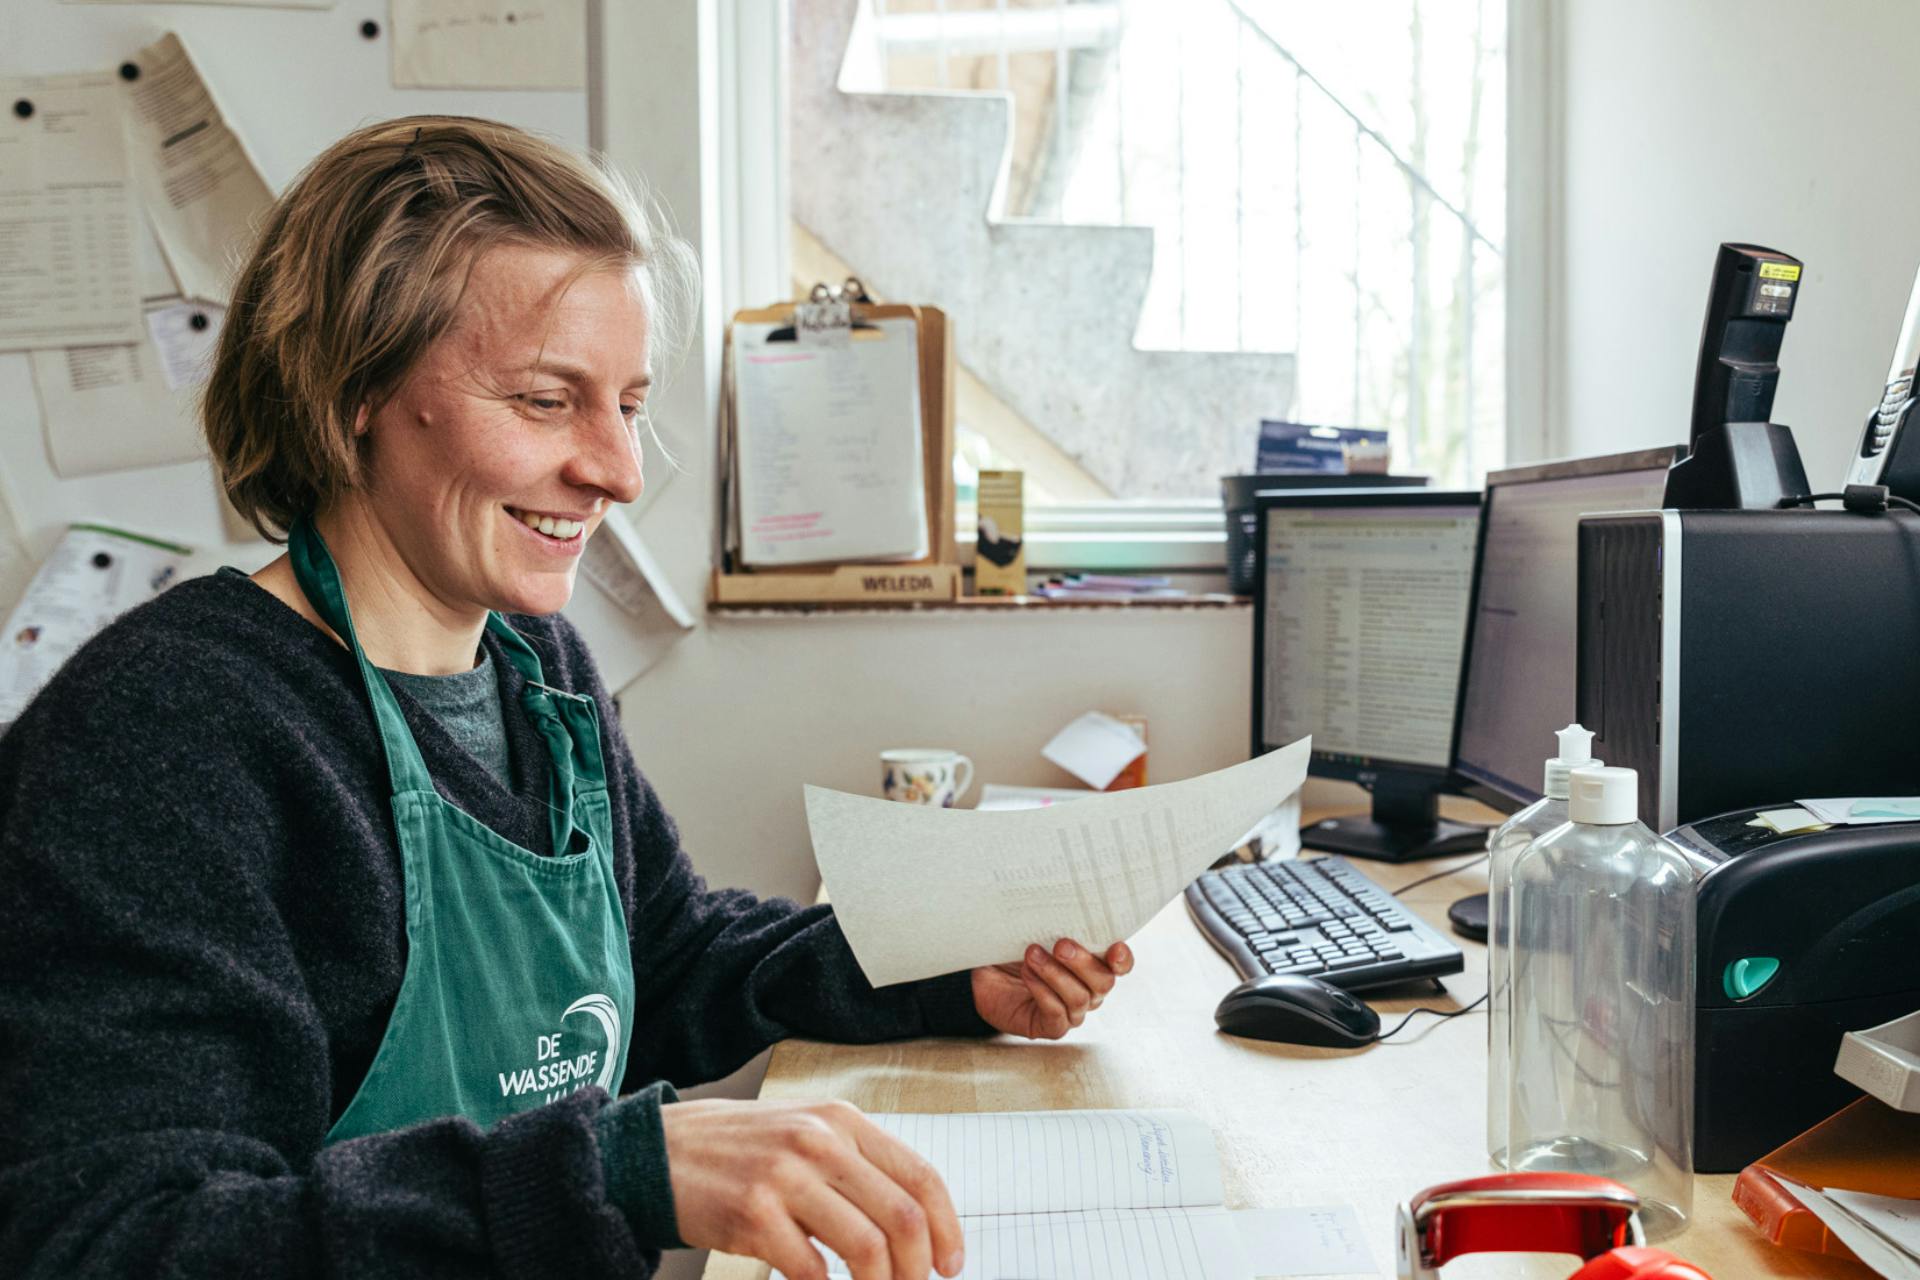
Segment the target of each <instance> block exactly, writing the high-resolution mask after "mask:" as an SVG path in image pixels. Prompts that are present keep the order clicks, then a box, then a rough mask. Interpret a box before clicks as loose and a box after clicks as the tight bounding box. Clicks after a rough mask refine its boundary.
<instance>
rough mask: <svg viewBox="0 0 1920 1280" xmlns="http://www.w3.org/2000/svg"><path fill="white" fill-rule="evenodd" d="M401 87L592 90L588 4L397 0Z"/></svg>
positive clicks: (569, 0) (573, 0)
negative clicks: (588, 39)
mask: <svg viewBox="0 0 1920 1280" xmlns="http://www.w3.org/2000/svg"><path fill="white" fill-rule="evenodd" d="M392 14H393V84H394V87H395V88H396V89H584V88H586V87H587V5H586V0H393V9H392Z"/></svg>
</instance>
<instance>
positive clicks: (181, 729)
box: [0, 571, 987, 1277]
mask: <svg viewBox="0 0 1920 1280" xmlns="http://www.w3.org/2000/svg"><path fill="white" fill-rule="evenodd" d="M512 621H513V624H514V626H515V627H516V628H517V629H518V630H520V631H521V632H522V634H524V635H525V636H526V637H527V638H528V639H529V640H530V641H531V642H532V644H533V645H534V647H535V649H536V650H537V651H538V652H539V654H540V656H541V660H542V662H543V663H544V664H545V668H546V678H547V681H548V683H550V684H552V685H555V686H557V687H559V688H564V689H572V690H576V691H580V692H586V693H591V694H592V695H593V697H594V698H595V700H596V701H597V702H598V703H599V707H600V723H601V728H602V734H603V737H604V738H605V740H606V741H605V747H606V758H607V761H608V767H609V771H610V773H611V775H612V776H611V778H610V780H609V791H610V794H611V799H612V808H613V832H614V871H615V875H616V878H617V880H618V882H619V886H620V896H621V900H622V903H623V904H624V906H625V908H626V915H627V929H628V932H629V934H630V936H631V938H632V940H633V969H634V982H635V987H636V992H635V1004H634V1026H633V1041H632V1048H631V1050H630V1053H629V1058H628V1067H627V1076H626V1081H625V1083H624V1085H623V1086H622V1092H623V1093H624V1094H627V1095H628V1096H627V1097H625V1098H623V1099H622V1100H621V1101H620V1102H617V1103H613V1104H611V1105H609V1103H608V1100H607V1097H606V1095H605V1094H604V1093H602V1092H600V1091H599V1090H597V1089H591V1088H589V1089H585V1090H582V1091H580V1092H578V1093H575V1094H572V1095H570V1096H569V1097H567V1098H565V1099H562V1100H560V1101H557V1102H554V1103H550V1104H548V1105H546V1106H543V1107H540V1108H539V1109H537V1110H535V1111H531V1112H527V1113H524V1114H522V1115H519V1116H516V1117H514V1118H512V1119H509V1120H506V1121H503V1122H501V1123H500V1124H498V1125H496V1126H494V1127H493V1128H492V1129H490V1130H486V1131H482V1130H480V1129H478V1128H476V1127H475V1126H474V1125H473V1124H471V1123H469V1122H467V1121H465V1120H461V1119H446V1120H438V1121H433V1122H429V1123H426V1124H421V1125H417V1126H414V1127H413V1128H410V1129H405V1130H402V1131H399V1132H396V1133H391V1134H383V1135H376V1136H372V1137H367V1138H361V1139H356V1140H354V1141H351V1142H343V1143H339V1144H337V1145H334V1146H331V1147H326V1148H324V1149H323V1148H322V1146H321V1142H322V1139H323V1138H324V1136H325V1134H326V1132H327V1130H328V1129H329V1127H331V1125H332V1123H333V1121H334V1120H335V1118H337V1117H338V1116H339V1115H340V1114H341V1112H342V1111H344V1110H345V1108H346V1106H347V1104H348V1102H349V1101H351V1100H352V1098H353V1095H354V1093H355V1091H356V1090H357V1089H358V1088H359V1085H360V1081H361V1079H362V1078H363V1077H364V1076H365V1074H366V1071H367V1067H368V1065H369V1064H370V1063H371V1061H372V1059H373V1055H374V1051H375V1050H376V1048H377V1047H378V1046H379V1043H380V1039H381V1036H382V1034H383V1032H384V1030H385V1027H386V1023H387V1018H388V1015H389V1014H390V1012H391V1010H392V1008H393V1004H394V1000H395V998H396V996H397V994H398V992H399V988H400V981H401V977H402V975H403V972H404V968H405V963H406V934H405V919H404V913H403V902H404V889H403V883H402V877H401V870H400V855H399V848H398V846H397V844H396V842H395V837H394V831H393V822H392V817H391V812H390V809H389V805H388V795H389V790H390V788H389V784H388V781H387V775H386V772H385V765H384V763H383V760H382V757H381V753H380V744H379V739H378V738H377V736H376V735H375V732H374V726H373V717H372V713H371V711H370V710H369V708H368V705H367V699H366V694H365V692H364V690H363V689H362V687H361V684H360V676H359V672H358V670H357V668H356V667H355V665H354V662H353V659H352V657H351V656H350V655H349V654H348V653H347V652H346V651H345V650H344V649H342V648H340V647H339V646H338V645H336V644H335V643H334V642H333V641H332V639H331V638H329V637H328V636H326V635H325V634H323V633H322V632H321V631H320V630H319V629H318V628H316V627H314V626H313V625H312V624H310V623H308V622H307V621H305V620H304V619H303V618H301V617H300V616H299V615H298V614H296V613H294V612H293V611H292V610H291V609H288V608H287V607H286V606H285V605H284V604H282V603H281V602H280V601H279V600H277V599H275V598H274V597H273V596H271V595H269V594H268V593H267V592H266V591H264V590H262V589H261V588H259V587H258V586H256V585H255V584H253V583H252V582H251V581H249V580H248V579H247V578H245V577H244V576H242V575H240V574H237V573H234V572H232V571H224V572H222V573H220V574H216V575H214V576H211V577H207V578H200V579H196V580H194V581H191V582H186V583H183V584H181V585H180V586H178V587H175V588H174V589H173V590H171V591H169V592H167V593H166V594H165V595H164V596H162V597H160V598H159V599H158V600H155V601H153V602H152V603H150V604H147V605H145V606H142V607H141V608H139V609H136V610H134V611H133V612H131V613H129V614H127V615H126V616H125V617H123V618H121V619H120V620H119V621H118V622H116V623H114V624H113V625H112V626H111V627H109V628H108V629H107V630H106V631H104V632H103V633H102V634H101V635H99V636H98V637H96V638H95V639H94V640H93V641H92V642H91V643H89V644H88V645H87V646H86V647H85V648H83V649H82V650H81V651H80V652H79V653H78V654H76V655H75V656H74V658H73V659H72V660H71V661H70V662H68V663H67V665H66V666H65V667H64V668H63V669H62V670H61V671H60V673H59V674H58V675H57V676H55V678H54V679H53V681H52V682H51V683H50V684H49V685H48V686H47V688H46V689H45V690H44V691H43V692H42V693H41V694H40V696H39V697H38V698H36V699H35V700H34V702H33V704H32V705H31V706H30V707H28V708H27V710H26V711H25V712H24V713H23V714H22V715H21V717H20V719H19V720H18V721H16V722H15V724H14V726H13V727H12V728H11V729H10V730H8V731H7V732H6V733H5V735H4V737H0V1275H3V1276H10V1277H11V1276H41V1275H44V1276H63V1277H64V1276H80V1275H88V1276H92V1275H98V1276H131V1275H135V1274H139V1275H161V1276H203V1275H204V1276H249V1275H257V1276H276V1277H285V1276H295V1277H297V1276H355V1277H360V1276H414V1275H421V1276H425V1275H433V1276H480V1275H515V1276H518V1275H527V1276H545V1275H553V1276H561V1275H572V1276H636V1275H645V1274H647V1273H649V1272H650V1271H651V1270H652V1269H653V1267H654V1265H655V1264H656V1263H657V1260H658V1253H657V1250H658V1248H659V1247H660V1246H662V1245H670V1244H673V1243H675V1234H674V1220H673V1211H672V1204H671V1197H670V1194H669V1193H668V1191H667V1187H668V1183H667V1170H666V1155H665V1150H664V1145H663V1141H662V1138H661V1136H660V1124H659V1116H658V1112H657V1106H658V1099H659V1097H660V1096H661V1091H660V1090H657V1089H648V1088H646V1086H648V1085H649V1083H650V1082H653V1081H656V1080H670V1081H673V1082H675V1083H679V1084H687V1083H694V1082H698V1081H704V1080H710V1079H714V1078H717V1077H719V1076H722V1075H724V1074H726V1073H727V1072H728V1071H731V1070H733V1069H734V1068H735V1067H737V1066H739V1065H740V1064H742V1063H744V1062H745V1061H747V1059H749V1058H751V1057H752V1056H753V1055H754V1054H755V1053H757V1052H759V1051H760V1050H761V1049H763V1048H765V1047H766V1046H767V1045H769V1044H772V1043H773V1042H775V1041H777V1040H779V1039H781V1038H783V1037H785V1036H788V1035H804V1036H811V1037H817V1038H821V1039H830V1040H847V1041H871V1040H884V1039H892V1038H897V1037H902V1036H913V1035H922V1034H929V1033H932V1034H982V1033H985V1032H986V1031H987V1027H986V1026H985V1024H984V1023H982V1022H981V1021H980V1019H979V1017H978V1015H977V1014H976V1013H975V1011H974V1008H973V1003H972V998H971V995H970V993H969V988H968V983H967V979H966V975H964V974H955V975H950V976H949V977H946V978H939V979H934V980H932V981H930V982H925V983H917V984H908V985H903V986H899V987H890V988H886V989H884V990H879V991H876V990H874V989H873V988H872V987H870V986H869V985H868V984H867V982H866V981H865V979H864V978H863V977H862V976H861V974H860V971H859V968H858V966H857V965H856V964H855V963H854V960H853V956H852V953H851V952H850V951H849V950H848V948H847V944H846V940H845V938H844V936H843V935H842V933H841V931H840V929H839V926H838V925H837V924H836V923H835V921H834V919H833V914H832V912H831V910H830V909H829V908H826V907H805V908H803V907H799V906H796V905H795V904H793V903H791V902H787V901H784V900H778V899H775V900H769V901H760V900H758V899H756V898H754V897H753V896H752V895H751V894H748V893H744V892H741V891H737V890H720V891H710V890H708V889H707V887H706V885H705V884H704V882H703V881H702V880H701V879H700V877H698V876H696V875H695V874H694V873H693V870H692V868H691V866H690V865H689V863H688V860H687V856H686V854H685V853H683V852H682V851H681V849H680V846H679V838H678V836H677V833H676V832H675V830H674V826H673V822H672V821H671V820H670V819H669V818H668V817H667V815H666V813H665V811H664V810H663V809H662V808H661V806H660V802H659V799H658V798H657V797H656V796H655V795H654V792H653V790H652V788H651V787H649V786H648V785H647V783H646V781H645V779H643V778H642V777H641V776H640V775H639V773H638V772H637V771H636V770H635V768H634V764H633V758H632V756H631V754H630V753H629V751H628V749H627V744H626V741H625V738H624V736H623V735H622V733H621V730H620V722H619V719H618V717H617V716H616V714H615V712H614V708H613V705H612V703H611V701H610V700H609V698H608V697H607V693H606V690H605V689H603V688H602V687H601V684H600V679H599V676H598V674H597V673H596V672H595V670H594V667H593V663H592V660H591V659H590V658H589V657H588V655H587V652H586V650H585V648H584V647H583V645H582V644H581V641H580V638H579V636H578V634H577V633H575V632H574V630H573V629H572V628H571V627H570V626H569V625H568V624H567V623H566V622H565V621H563V620H562V619H560V618H558V617H552V618H524V617H522V618H514V619H513V620H512ZM487 643H488V644H489V645H492V644H494V642H493V641H492V640H491V638H489V639H488V641H487ZM493 657H494V667H495V669H496V670H497V671H498V672H499V673H500V679H501V693H502V698H503V703H504V705H505V706H506V707H507V708H508V709H509V714H508V717H507V720H508V729H509V734H510V740H511V741H510V745H511V754H512V765H513V780H514V786H513V788H512V789H511V790H508V789H507V788H504V787H502V786H501V785H500V784H499V782H498V781H496V780H495V779H494V778H493V777H492V776H491V775H490V774H489V773H488V772H487V770H486V769H485V768H484V767H483V766H482V765H481V764H480V763H479V762H478V761H476V760H474V759H473V757H471V756H470V755H468V754H466V753H465V752H464V751H462V750H461V749H460V748H459V747H458V746H456V745H455V744H454V743H453V742H452V741H451V740H450V739H449V738H448V737H447V735H446V733H445V732H444V731H443V730H442V729H441V728H440V727H439V725H438V724H437V723H436V722H435V721H434V720H433V718H432V717H431V716H430V715H428V714H426V713H425V712H423V711H422V710H421V709H420V708H419V707H418V706H417V705H415V704H414V703H412V701H411V700H410V699H409V698H407V697H406V695H405V694H401V695H400V702H401V704H402V706H403V708H404V709H405V710H406V712H407V717H408V722H409V724H410V725H411V727H412V730H413V733H414V736H415V738H416V739H417V740H418V742H419V743H420V747H421V751H422V752H423V754H424V755H425V756H426V759H427V763H428V767H429V768H430V769H431V770H432V772H433V775H434V780H435V783H436V785H437V786H438V788H439V789H440V791H441V793H442V794H443V795H445V796H446V797H447V798H448V799H449V800H451V801H452V802H453V803H454V804H456V805H458V806H460V807H461V808H462V809H465V810H466V811H467V812H469V813H471V814H472V815H474V816H475V817H477V818H479V819H480V820H481V821H482V822H484V823H486V825H488V826H489V827H492V828H493V829H494V830H496V831H498V832H500V833H501V834H502V835H505V836H506V837H508V838H509V839H511V840H514V841H516V842H518V843H520V844H521V845H523V846H525V847H527V848H529V849H533V850H535V851H536V852H539V853H543V854H544V853H546V852H548V850H547V848H546V845H547V841H548V835H547V823H546V820H545V815H544V799H545V796H546V779H545V773H544V769H545V762H546V755H545V752H544V750H543V749H542V748H541V746H540V743H539V741H538V739H537V738H536V737H535V736H534V734H533V731H532V730H531V728H530V727H529V726H528V725H526V724H525V723H524V717H522V716H519V715H517V714H514V713H513V709H514V708H517V707H518V706H519V705H520V699H519V692H520V677H519V676H518V674H517V673H516V672H515V671H514V670H513V666H512V664H511V663H509V662H507V661H505V659H504V656H503V655H502V654H500V653H499V652H498V651H497V649H496V651H495V652H494V654H493ZM663 732H664V730H663ZM679 749H689V748H688V746H687V744H684V743H682V744H680V745H679ZM636 1091H637V1092H636Z"/></svg>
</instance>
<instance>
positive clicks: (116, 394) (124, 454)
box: [32, 297, 223, 479]
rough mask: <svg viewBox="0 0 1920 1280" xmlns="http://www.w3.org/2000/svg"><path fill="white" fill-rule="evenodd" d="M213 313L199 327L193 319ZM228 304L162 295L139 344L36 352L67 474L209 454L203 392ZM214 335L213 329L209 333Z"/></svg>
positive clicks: (44, 410) (46, 411)
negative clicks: (199, 399)
mask: <svg viewBox="0 0 1920 1280" xmlns="http://www.w3.org/2000/svg"><path fill="white" fill-rule="evenodd" d="M196 315H198V316H200V317H202V318H203V319H204V320H206V322H207V323H206V327H205V328H204V329H195V328H194V327H193V317H194V316H196ZM222 315H223V311H222V309H221V308H219V307H216V306H212V305H210V304H208V303H186V302H182V301H181V300H180V299H179V298H177V297H176V298H168V299H162V300H159V301H158V302H156V303H154V304H152V305H150V306H149V307H148V308H147V323H146V325H145V328H146V330H147V332H146V333H144V334H143V335H142V340H141V341H139V342H136V343H129V344H121V345H115V346H84V347H83V346H75V347H66V348H63V349H61V350H57V351H35V352H33V355H32V363H33V386H34V391H35V393H36V394H37V395H38V396H39V399H40V420H41V429H42V430H43V431H44V432H45V434H46V439H47V457H48V458H49V460H50V461H51V462H52V463H53V469H54V471H55V472H56V473H58V474H59V475H60V476H62V477H64V478H66V479H73V478H75V477H77V476H90V475H98V474H100V473H101V472H103V471H124V470H128V469H130V468H134V467H157V466H164V465H166V464H168V463H174V462H191V461H193V460H194V459H195V458H200V457H204V456H205V454H206V444H205V442H204V440H203V439H202V437H201V434H200V418H199V413H198V402H197V392H198V390H199V385H200V383H202V382H204V381H205V380H206V363H205V362H206V358H207V357H208V355H210V352H211V347H212V343H213V342H214V341H215V340H217V338H218V337H219V333H220V318H221V316H222ZM209 335H211V336H209Z"/></svg>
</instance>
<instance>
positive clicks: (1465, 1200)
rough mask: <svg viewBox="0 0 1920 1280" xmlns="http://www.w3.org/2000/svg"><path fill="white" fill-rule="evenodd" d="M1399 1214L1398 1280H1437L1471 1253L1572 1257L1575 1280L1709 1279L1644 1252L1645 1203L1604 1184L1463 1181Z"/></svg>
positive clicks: (1564, 1179)
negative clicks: (1575, 1262)
mask: <svg viewBox="0 0 1920 1280" xmlns="http://www.w3.org/2000/svg"><path fill="white" fill-rule="evenodd" d="M1398 1216H1399V1221H1398V1223H1397V1225H1396V1230H1395V1237H1396V1241H1395V1253H1396V1255H1397V1261H1398V1269H1397V1274H1398V1275H1399V1277H1400V1280H1439V1276H1440V1268H1441V1267H1442V1266H1444V1265H1445V1264H1447V1263H1449V1262H1451V1261H1453V1260H1454V1259H1455V1258H1458V1257H1460V1256H1461V1255H1463V1254H1468V1253H1571V1254H1574V1255H1575V1256H1577V1257H1579V1258H1580V1259H1581V1260H1582V1262H1584V1263H1585V1265H1584V1266H1582V1267H1581V1268H1580V1269H1579V1270H1578V1271H1576V1272H1574V1273H1573V1277H1572V1280H1711V1277H1709V1276H1708V1275H1707V1273H1706V1272H1704V1271H1702V1270H1700V1269H1699V1268H1698V1267H1695V1266H1693V1265H1692V1264H1690V1263H1687V1262H1683V1261H1681V1260H1680V1259H1679V1258H1676V1257H1674V1256H1673V1255H1672V1254H1670V1253H1668V1252H1666V1251H1665V1250H1664V1249H1649V1248H1647V1247H1646V1245H1645V1244H1644V1239H1645V1237H1644V1236H1643V1235H1642V1233H1641V1229H1640V1198H1639V1197H1638V1196H1636V1195H1634V1193H1633V1192H1632V1191H1631V1190H1629V1189H1628V1188H1626V1187H1624V1186H1622V1185H1621V1184H1619V1183H1617V1182H1614V1181H1612V1180H1611V1179H1607V1178H1594V1177H1589V1176H1587V1175H1585V1174H1577V1173H1502V1174H1493V1175H1490V1176H1487V1177H1482V1178H1464V1179H1462V1180H1461V1181H1459V1182H1444V1183H1441V1184H1440V1185H1439V1186H1436V1187H1428V1188H1427V1189H1426V1190H1425V1191H1422V1192H1421V1193H1420V1194H1419V1195H1416V1196H1414V1197H1413V1199H1411V1200H1409V1201H1408V1202H1407V1203H1406V1204H1404V1205H1401V1206H1400V1212H1399V1215H1398Z"/></svg>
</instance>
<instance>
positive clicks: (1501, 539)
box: [1453, 446, 1685, 813]
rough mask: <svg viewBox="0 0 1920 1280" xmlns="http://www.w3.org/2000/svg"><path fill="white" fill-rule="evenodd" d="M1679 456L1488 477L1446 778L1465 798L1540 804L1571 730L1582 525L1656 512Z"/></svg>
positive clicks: (1630, 456)
mask: <svg viewBox="0 0 1920 1280" xmlns="http://www.w3.org/2000/svg"><path fill="white" fill-rule="evenodd" d="M1684 452H1685V450H1684V449H1683V448H1681V447H1679V446H1670V447H1666V448H1660V449H1642V450H1640V451H1638V452H1635V453H1619V454H1613V455H1611V456H1608V457H1601V458H1577V459H1572V460H1570V461H1564V462H1548V463H1542V464H1539V465H1537V466H1529V467H1514V468H1512V469H1510V470H1506V471H1496V472H1493V473H1492V474H1490V475H1489V476H1488V477H1487V498H1486V517H1485V527H1486V532H1485V534H1484V536H1483V537H1482V539H1481V547H1480V559H1479V564H1478V566H1477V568H1476V572H1475V575H1474V594H1473V609H1472V614H1471V620H1470V622H1469V629H1468V633H1467V660H1466V676H1465V679H1464V680H1463V681H1462V683H1461V689H1460V715H1459V719H1460V734H1459V742H1458V746H1457V748H1456V750H1455V754H1454V760H1453V767H1454V772H1455V773H1456V774H1457V775H1458V779H1457V780H1458V781H1459V782H1460V784H1461V785H1462V788H1463V789H1464V790H1465V791H1466V792H1467V794H1469V795H1471V796H1473V797H1474V798H1475V799H1478V800H1482V801H1484V802H1486V803H1487V804H1489V805H1492V806H1493V807H1494V808H1496V809H1500V810H1502V811H1504V812H1508V813H1511V812H1513V811H1515V810H1517V809H1521V808H1524V807H1525V806H1527V805H1529V804H1532V803H1533V802H1534V801H1535V800H1538V799H1539V798H1540V796H1541V790H1540V788H1541V786H1542V784H1543V781H1544V779H1543V778H1542V776H1541V775H1542V762H1543V761H1545V760H1546V759H1547V757H1548V756H1550V755H1552V754H1553V748H1554V737H1553V735H1554V731H1555V730H1557V729H1560V728H1562V727H1564V726H1566V725H1568V724H1570V723H1572V722H1573V718H1574V674H1575V671H1574V667H1575V660H1576V644H1575V642H1576V638H1577V637H1576V634H1575V629H1576V621H1575V620H1576V615H1577V612H1578V607H1579V599H1578V595H1577V592H1576V586H1575V576H1576V571H1577V569H1578V543H1579V532H1580V517H1581V516H1583V515H1590V514H1593V513H1594V512H1599V511H1646V510H1651V509H1657V508H1658V507H1659V506H1660V502H1661V497H1662V494H1663V493H1664V491H1665V488H1666V482H1667V469H1668V468H1669V467H1670V466H1671V465H1672V464H1673V462H1674V460H1675V459H1676V458H1677V457H1679V456H1680V455H1682V454H1683V453H1684Z"/></svg>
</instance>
